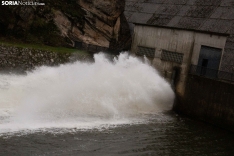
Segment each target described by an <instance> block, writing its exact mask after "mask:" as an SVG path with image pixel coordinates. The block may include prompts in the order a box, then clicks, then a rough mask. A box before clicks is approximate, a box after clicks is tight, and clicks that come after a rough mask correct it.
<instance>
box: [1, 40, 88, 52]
mask: <svg viewBox="0 0 234 156" xmlns="http://www.w3.org/2000/svg"><path fill="white" fill-rule="evenodd" d="M0 45H4V46H11V47H20V48H30V49H38V50H45V51H52V52H57V53H77V54H80V55H88V54H89V53H88V52H86V51H83V50H78V49H74V48H65V47H51V46H47V45H39V44H26V43H9V42H5V41H0Z"/></svg>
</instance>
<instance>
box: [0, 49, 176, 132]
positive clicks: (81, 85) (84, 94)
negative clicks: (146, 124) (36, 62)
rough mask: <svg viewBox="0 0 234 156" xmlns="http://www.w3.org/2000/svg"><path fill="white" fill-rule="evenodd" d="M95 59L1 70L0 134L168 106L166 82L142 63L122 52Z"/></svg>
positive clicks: (132, 116) (126, 117) (112, 119)
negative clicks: (9, 72)
mask: <svg viewBox="0 0 234 156" xmlns="http://www.w3.org/2000/svg"><path fill="white" fill-rule="evenodd" d="M94 59H95V63H85V62H75V63H72V64H66V65H61V66H59V67H45V66H43V67H40V68H38V69H36V70H34V71H33V72H30V73H28V74H27V75H24V76H14V75H1V76H0V117H1V118H0V133H6V132H14V131H21V130H37V129H42V128H49V129H50V128H81V129H83V128H92V127H97V126H101V125H115V124H126V123H131V122H136V121H138V119H139V120H141V118H142V114H149V113H157V112H162V111H165V110H169V109H171V106H172V103H173V100H174V93H173V91H172V89H171V87H170V85H169V84H168V83H167V82H166V81H165V80H164V79H163V78H162V77H161V76H160V75H159V74H158V73H157V71H156V70H155V69H153V68H152V67H151V66H150V65H148V64H147V63H143V62H142V61H140V60H138V59H137V58H135V57H132V56H129V55H128V54H127V53H122V54H120V56H119V57H118V58H115V59H114V61H109V60H108V59H107V58H106V57H105V55H104V54H96V55H95V56H94Z"/></svg>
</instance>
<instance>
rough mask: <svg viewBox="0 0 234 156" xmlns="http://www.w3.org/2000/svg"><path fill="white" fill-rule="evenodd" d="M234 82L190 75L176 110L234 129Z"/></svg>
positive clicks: (175, 107)
mask: <svg viewBox="0 0 234 156" xmlns="http://www.w3.org/2000/svg"><path fill="white" fill-rule="evenodd" d="M233 95H234V84H231V83H226V82H222V81H216V80H212V79H208V78H204V77H199V76H194V75H189V76H188V81H187V83H186V89H185V95H184V97H178V99H177V101H176V103H175V105H174V110H175V111H176V112H178V113H182V114H186V115H188V116H190V117H194V118H196V119H200V120H203V121H206V122H209V123H212V124H215V125H218V126H220V127H223V128H226V129H229V130H232V131H234V96H233Z"/></svg>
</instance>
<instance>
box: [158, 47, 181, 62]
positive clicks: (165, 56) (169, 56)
mask: <svg viewBox="0 0 234 156" xmlns="http://www.w3.org/2000/svg"><path fill="white" fill-rule="evenodd" d="M183 57H184V54H182V53H177V52H171V51H167V50H163V51H162V56H161V59H162V60H164V61H170V62H176V63H180V64H181V63H182V62H183Z"/></svg>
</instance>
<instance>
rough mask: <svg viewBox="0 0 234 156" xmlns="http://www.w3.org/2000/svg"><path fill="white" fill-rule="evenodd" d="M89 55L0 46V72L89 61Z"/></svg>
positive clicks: (18, 71)
mask: <svg viewBox="0 0 234 156" xmlns="http://www.w3.org/2000/svg"><path fill="white" fill-rule="evenodd" d="M91 59H92V57H91V55H79V54H78V53H77V54H76V53H56V52H52V51H45V50H38V49H30V48H19V47H10V46H4V45H1V46H0V72H7V73H9V72H17V73H24V72H25V71H28V70H32V69H34V68H35V67H39V66H57V65H60V64H64V63H68V62H72V61H76V60H86V61H88V60H91Z"/></svg>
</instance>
